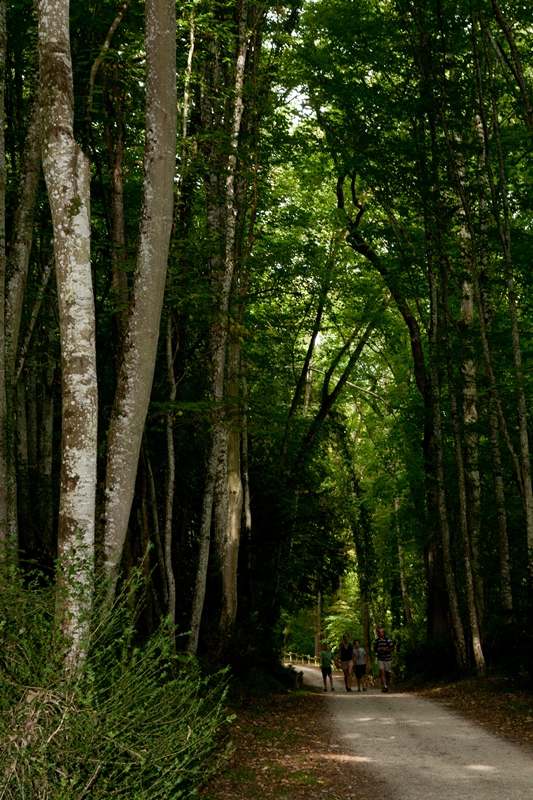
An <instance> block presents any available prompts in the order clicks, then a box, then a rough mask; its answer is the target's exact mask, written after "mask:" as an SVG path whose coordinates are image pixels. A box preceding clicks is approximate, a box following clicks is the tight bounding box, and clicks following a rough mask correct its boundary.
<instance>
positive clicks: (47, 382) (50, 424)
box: [39, 356, 56, 563]
mask: <svg viewBox="0 0 533 800" xmlns="http://www.w3.org/2000/svg"><path fill="white" fill-rule="evenodd" d="M55 368H56V365H55V363H54V362H53V361H52V359H51V357H50V356H49V361H48V363H47V364H45V365H44V367H43V373H42V376H43V377H42V383H41V424H40V426H39V464H40V474H39V519H40V536H41V544H42V547H43V550H44V552H45V554H46V556H47V557H48V559H49V561H50V563H51V562H52V561H53V559H54V558H55V555H56V553H55V541H54V505H53V485H52V469H53V440H54V393H53V384H54V376H55Z"/></svg>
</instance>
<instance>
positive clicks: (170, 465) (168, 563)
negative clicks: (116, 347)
mask: <svg viewBox="0 0 533 800" xmlns="http://www.w3.org/2000/svg"><path fill="white" fill-rule="evenodd" d="M166 350H167V374H168V382H169V385H170V392H169V398H168V399H169V401H170V403H171V404H172V403H174V402H175V401H176V378H175V377H174V352H173V349H172V317H171V316H170V314H169V315H168V317H167V336H166ZM166 432H167V485H166V496H165V572H166V585H167V587H168V616H169V621H168V624H169V627H170V633H171V635H172V637H174V628H175V625H176V581H175V579H174V568H173V566H172V521H173V516H174V515H173V510H174V486H175V482H176V460H175V454H174V413H173V411H172V410H171V411H169V412H168V414H167V416H166Z"/></svg>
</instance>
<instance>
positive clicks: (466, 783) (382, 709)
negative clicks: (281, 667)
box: [297, 667, 533, 800]
mask: <svg viewBox="0 0 533 800" xmlns="http://www.w3.org/2000/svg"><path fill="white" fill-rule="evenodd" d="M297 669H301V670H302V671H303V673H304V681H305V683H306V684H307V685H309V686H314V687H319V688H322V689H323V683H322V675H321V673H320V670H318V669H316V668H315V669H313V668H311V667H297ZM333 682H334V686H335V692H334V693H333V692H330V691H329V689H328V693H327V695H325V694H324V702H325V703H327V709H326V713H327V714H328V715H329V718H330V721H331V730H332V732H333V735H334V736H336V738H337V740H338V742H339V744H340V745H342V747H343V748H344V749H345V750H349V751H351V752H352V753H353V759H354V762H358V763H360V764H361V765H364V766H365V768H366V770H365V771H367V773H368V774H369V775H370V776H372V775H375V776H376V778H377V779H378V780H379V782H380V783H381V785H382V786H383V784H384V785H385V787H386V789H387V796H390V797H391V798H394V800H432V798H434V799H435V800H501V798H502V797H512V798H513V800H531V798H532V797H533V788H532V787H533V755H532V754H531V751H527V750H525V749H523V748H521V747H520V746H518V745H515V744H513V743H511V742H508V741H505V740H503V739H500V738H498V737H497V736H494V735H493V734H490V733H488V732H487V731H485V730H483V729H482V728H481V727H479V726H478V725H476V724H475V723H472V722H470V721H468V720H466V719H464V718H463V717H461V716H459V715H458V714H455V713H454V712H452V711H449V710H448V709H446V708H444V707H443V706H442V705H440V704H438V703H434V702H431V701H430V700H425V699H423V698H422V697H418V696H417V695H416V694H394V693H392V694H382V692H381V691H380V690H378V689H375V688H369V690H368V692H364V693H363V692H361V693H360V694H359V693H358V692H357V687H356V688H355V691H353V689H352V692H351V693H348V692H346V690H345V689H344V683H343V679H342V677H334V679H333ZM328 684H329V681H328ZM335 731H336V734H335Z"/></svg>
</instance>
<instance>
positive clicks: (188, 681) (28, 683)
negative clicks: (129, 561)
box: [0, 585, 230, 800]
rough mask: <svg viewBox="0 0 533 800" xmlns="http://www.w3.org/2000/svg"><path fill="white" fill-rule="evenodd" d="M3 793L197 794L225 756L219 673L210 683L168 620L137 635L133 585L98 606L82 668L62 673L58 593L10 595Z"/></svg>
mask: <svg viewBox="0 0 533 800" xmlns="http://www.w3.org/2000/svg"><path fill="white" fill-rule="evenodd" d="M0 604H1V612H0V617H1V620H2V636H3V639H2V661H1V667H0V670H1V680H2V686H3V692H2V705H1V712H0V774H1V775H2V778H1V779H0V786H1V791H2V796H3V797H6V798H17V800H21V798H33V797H39V798H43V800H45V798H50V800H52V798H53V800H74V798H76V800H77V798H80V797H84V796H85V795H88V796H90V797H93V798H102V800H103V798H110V797H116V798H123V800H134V799H136V798H139V800H141V799H142V798H146V800H148V798H150V800H152V799H153V798H160V800H163V799H167V798H168V800H171V798H172V800H174V798H175V799H176V800H177V798H186V797H192V796H195V795H196V792H197V790H198V788H199V787H200V786H201V785H202V784H203V783H204V781H205V780H206V779H208V778H209V776H210V775H211V774H212V773H213V772H214V771H215V770H216V769H217V767H218V765H219V763H220V759H221V758H223V757H224V754H223V751H222V750H221V748H220V742H221V740H223V739H224V738H225V737H226V735H227V734H226V733H225V730H226V729H227V723H228V721H229V720H230V718H229V717H227V715H226V711H225V709H224V697H225V691H226V688H225V686H226V679H225V674H224V673H223V672H221V673H218V674H215V675H214V676H208V677H203V676H202V674H201V672H200V670H199V667H198V665H197V663H196V661H195V660H193V659H190V658H188V657H180V656H179V655H176V654H175V652H174V651H173V649H172V647H171V643H170V640H169V637H168V629H167V628H166V626H165V625H164V624H163V625H162V626H161V627H160V628H159V629H158V630H157V631H156V632H155V633H154V634H153V635H152V636H151V637H150V638H148V639H147V640H146V641H140V640H139V639H138V636H137V635H136V618H137V616H138V609H137V608H136V605H135V603H134V602H133V595H132V593H131V588H129V589H128V590H127V591H126V590H125V591H124V592H123V593H122V595H121V597H120V598H119V600H118V601H117V602H116V603H115V605H114V606H113V608H112V609H110V610H108V611H106V609H105V607H104V606H101V605H100V606H99V607H98V609H97V613H96V614H95V617H94V620H93V625H92V632H91V636H90V642H89V646H88V650H87V653H86V657H85V661H84V663H83V666H82V667H81V668H80V671H79V672H78V673H77V674H75V675H71V676H66V675H65V672H64V668H63V665H62V663H61V659H60V658H59V656H58V652H59V651H60V647H59V643H58V641H57V638H56V640H55V641H54V639H53V626H52V624H51V623H52V617H53V613H52V609H53V606H54V597H53V592H52V591H51V590H50V589H48V588H45V589H39V588H37V587H35V586H30V587H28V588H23V587H21V586H20V585H19V586H17V585H11V586H8V587H5V588H4V591H3V593H2V597H1V599H0Z"/></svg>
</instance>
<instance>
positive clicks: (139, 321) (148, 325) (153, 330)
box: [104, 0, 176, 592]
mask: <svg viewBox="0 0 533 800" xmlns="http://www.w3.org/2000/svg"><path fill="white" fill-rule="evenodd" d="M145 42H146V138H145V149H144V179H143V199H142V208H141V223H140V231H139V245H138V250H137V262H136V267H135V275H134V280H133V291H132V299H131V305H130V312H129V317H128V329H127V333H126V337H125V341H124V347H123V352H122V359H121V366H120V371H119V375H118V379H117V390H116V394H115V402H114V406H113V413H112V418H111V423H110V427H109V434H108V453H107V469H106V489H105V534H104V551H105V571H106V574H107V576H108V578H109V581H110V591H111V592H112V591H113V589H114V586H115V583H116V579H117V575H118V567H119V564H120V559H121V556H122V548H123V546H124V540H125V537H126V531H127V528H128V520H129V516H130V511H131V504H132V500H133V494H134V490H135V477H136V474H137V465H138V461H139V451H140V447H141V441H142V434H143V429H144V423H145V419H146V414H147V411H148V404H149V401H150V393H151V389H152V381H153V376H154V369H155V359H156V353H157V342H158V338H159V325H160V320H161V310H162V305H163V295H164V290H165V279H166V271H167V261H168V250H169V242H170V233H171V228H172V210H173V204H174V171H175V157H176V14H175V5H174V3H172V2H171V0H161V2H157V0H147V3H146V34H145Z"/></svg>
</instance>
